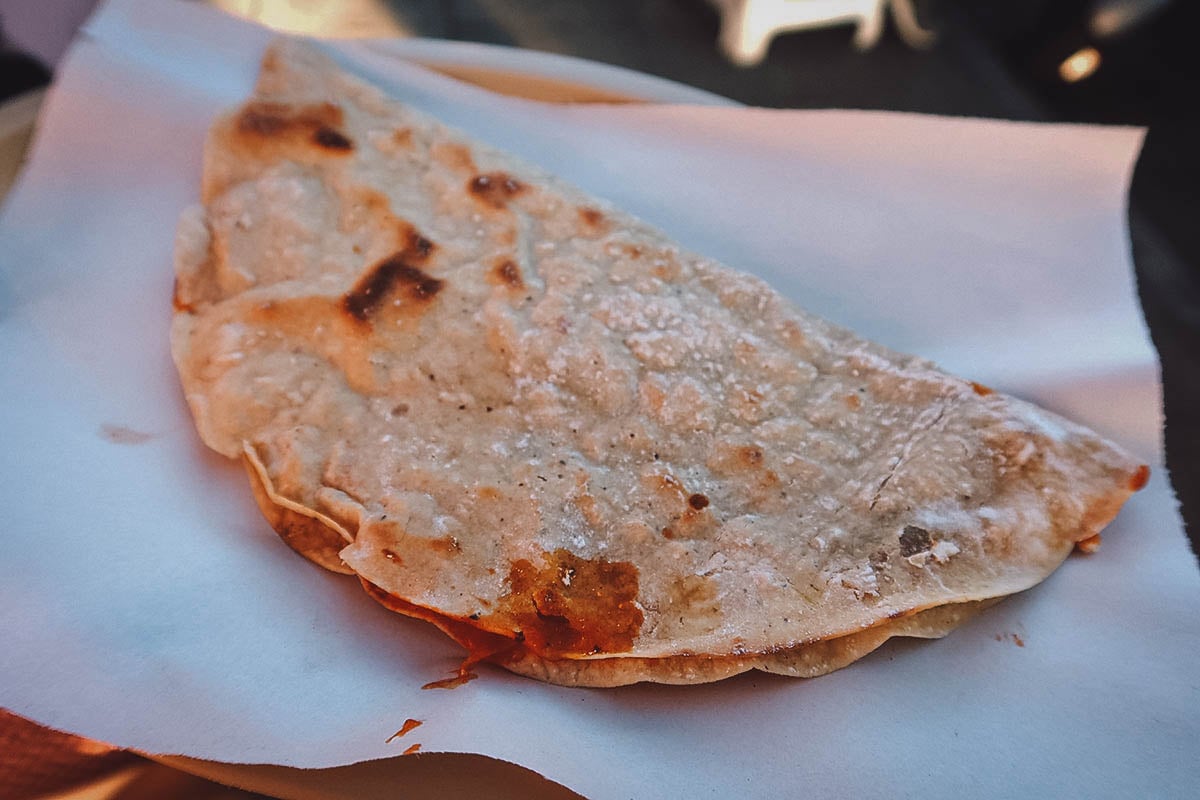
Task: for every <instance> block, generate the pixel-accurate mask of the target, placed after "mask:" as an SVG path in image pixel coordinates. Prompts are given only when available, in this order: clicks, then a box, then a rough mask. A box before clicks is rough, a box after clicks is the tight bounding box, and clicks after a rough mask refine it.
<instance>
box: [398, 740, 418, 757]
mask: <svg viewBox="0 0 1200 800" xmlns="http://www.w3.org/2000/svg"><path fill="white" fill-rule="evenodd" d="M420 749H421V745H420V743H419V742H414V743H413V744H410V745H409V746H408V747H407V748H405V750H404V752H403V753H401V754H400V755H403V756H411V755H412V754H413V753H416V752H418V751H419V750H420Z"/></svg>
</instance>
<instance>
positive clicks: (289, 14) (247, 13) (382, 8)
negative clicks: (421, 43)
mask: <svg viewBox="0 0 1200 800" xmlns="http://www.w3.org/2000/svg"><path fill="white" fill-rule="evenodd" d="M211 2H212V4H213V5H215V6H217V7H218V8H221V9H223V10H225V11H228V12H229V13H231V14H235V15H237V16H239V17H243V18H245V19H251V20H254V21H255V22H258V23H260V24H262V25H266V26H267V27H268V28H274V29H275V30H277V31H283V32H285V33H298V34H302V35H305V36H318V37H327V38H338V39H344V38H358V37H373V38H374V37H381V38H382V37H393V36H411V35H412V32H411V31H409V30H408V29H406V28H405V27H404V26H403V25H401V24H400V22H399V20H397V19H396V17H395V16H394V15H393V14H392V13H391V12H390V11H389V10H388V8H387V3H386V2H383V0H211Z"/></svg>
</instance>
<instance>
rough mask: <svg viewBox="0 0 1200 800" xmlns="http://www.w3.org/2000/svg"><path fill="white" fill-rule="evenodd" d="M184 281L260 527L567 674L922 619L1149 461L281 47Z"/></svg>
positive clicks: (207, 176)
mask: <svg viewBox="0 0 1200 800" xmlns="http://www.w3.org/2000/svg"><path fill="white" fill-rule="evenodd" d="M176 275H177V280H176V290H175V297H174V304H175V309H176V313H175V316H174V322H173V326H172V331H171V340H172V349H173V353H174V357H175V361H176V364H177V366H178V368H179V373H180V376H181V379H182V382H183V386H184V389H185V392H186V395H187V400H188V403H189V405H190V407H191V410H192V412H193V415H194V417H195V421H196V425H197V428H198V430H199V433H200V436H201V438H202V439H203V440H204V442H205V443H206V444H208V445H209V446H210V447H212V448H213V449H214V450H216V451H218V452H220V453H222V454H224V455H226V456H228V457H230V458H238V459H241V460H242V461H243V463H244V464H245V466H246V469H247V472H248V474H249V476H250V482H251V486H252V488H253V490H254V492H255V495H256V497H257V498H258V501H259V505H260V507H261V508H262V510H263V512H264V514H265V515H266V517H267V519H268V520H269V521H270V523H271V524H272V526H273V527H274V528H275V529H276V531H278V533H279V534H280V535H281V536H282V538H283V539H284V540H285V541H287V542H288V543H289V544H290V545H291V546H292V547H293V548H295V549H296V550H297V551H299V552H300V553H302V554H304V555H305V556H307V557H308V558H310V559H311V560H313V561H314V562H316V563H318V564H320V565H321V566H324V567H326V568H328V569H332V570H335V571H339V572H345V573H348V574H354V575H357V576H358V577H359V579H360V580H361V581H362V582H363V585H364V587H365V588H366V589H367V591H368V593H369V594H370V595H371V596H373V597H375V598H376V599H378V600H379V601H380V602H382V603H384V604H385V605H387V606H388V607H389V608H392V609H394V610H396V611H399V612H400V613H404V614H407V615H410V616H414V617H417V618H420V619H424V620H427V621H429V622H432V623H433V624H435V625H437V626H438V627H439V628H441V629H442V630H443V631H445V632H446V633H447V634H448V635H450V636H451V637H452V638H454V639H455V640H456V641H458V642H460V643H461V644H463V645H464V646H465V647H466V648H467V649H468V652H469V656H468V663H473V662H476V661H481V660H487V661H492V662H494V663H497V664H500V665H502V666H504V667H506V668H508V669H511V670H513V671H516V672H519V673H522V674H526V675H530V676H533V677H536V678H541V679H544V680H548V681H552V682H556V683H564V684H570V685H601V686H612V685H620V684H625V683H633V682H637V681H660V682H671V683H695V682H702V681H709V680H716V679H719V678H723V677H726V676H728V675H732V674H736V673H738V672H742V671H745V670H748V669H760V670H765V671H771V672H780V673H783V674H793V675H804V676H811V675H816V674H821V673H822V672H827V671H829V670H832V669H836V668H838V667H841V666H844V665H845V664H847V663H850V662H851V661H853V660H854V659H856V658H858V657H861V656H862V655H865V654H866V653H868V652H870V651H871V650H873V649H874V648H875V647H877V646H878V645H879V644H880V643H882V642H883V641H884V640H885V639H887V638H888V637H889V636H894V635H905V636H937V635H941V634H943V633H945V632H946V631H947V630H949V628H951V627H953V626H954V625H955V624H957V623H958V622H960V621H961V620H962V619H964V618H966V617H967V616H969V615H970V614H971V613H973V612H974V611H976V610H978V608H979V607H980V606H981V605H982V604H985V603H986V602H988V601H991V600H993V599H995V598H999V597H1003V596H1005V595H1008V594H1012V593H1014V592H1018V591H1021V590H1023V589H1026V588H1028V587H1030V586H1032V585H1034V584H1036V583H1038V582H1039V581H1041V580H1043V579H1044V578H1045V577H1046V576H1047V575H1049V574H1050V572H1052V571H1053V570H1054V569H1055V568H1056V567H1057V566H1058V565H1059V564H1060V563H1061V562H1062V561H1063V559H1064V558H1065V557H1066V556H1067V555H1068V554H1069V553H1070V552H1071V550H1072V549H1073V548H1074V547H1075V545H1076V543H1077V542H1081V541H1085V542H1089V543H1090V542H1095V541H1096V539H1095V538H1094V537H1096V536H1097V535H1098V533H1099V531H1100V529H1101V528H1102V527H1103V526H1104V525H1106V524H1107V523H1108V522H1109V521H1110V520H1111V519H1112V518H1113V516H1114V515H1115V514H1116V513H1117V511H1118V509H1119V508H1120V506H1121V504H1122V503H1123V502H1124V501H1125V499H1126V498H1127V497H1128V496H1129V495H1130V494H1131V493H1132V492H1133V491H1136V490H1137V489H1138V488H1140V487H1141V486H1142V485H1143V484H1144V483H1145V481H1146V476H1147V469H1146V467H1145V466H1143V465H1141V464H1139V462H1138V461H1137V460H1135V459H1133V458H1132V457H1130V456H1129V455H1128V454H1126V453H1125V452H1123V451H1122V450H1121V449H1120V448H1118V447H1117V446H1115V445H1113V444H1112V443H1110V442H1107V441H1105V440H1103V439H1102V438H1100V437H1099V436H1097V435H1096V434H1094V433H1092V432H1091V431H1088V430H1086V429H1085V428H1083V427H1081V426H1079V425H1076V424H1074V423H1072V422H1069V421H1067V420H1065V419H1062V418H1060V417H1058V416H1056V415H1054V414H1051V413H1049V412H1047V411H1044V410H1041V409H1038V408H1036V407H1035V406H1033V405H1030V404H1028V403H1025V402H1023V401H1021V400H1017V399H1014V398H1011V397H1007V396H1004V395H1002V394H1000V393H997V392H993V391H991V390H990V389H988V388H986V387H983V386H980V385H979V384H976V383H973V382H971V381H968V380H963V379H960V378H956V377H952V376H950V375H947V374H945V373H944V372H942V371H940V370H938V369H937V368H936V367H935V366H934V365H932V364H930V363H929V362H927V361H924V360H921V359H919V358H915V357H912V356H907V355H902V354H899V353H896V352H893V351H891V350H888V349H887V348H885V347H882V346H880V345H878V344H874V343H872V342H869V341H866V340H864V339H862V338H860V337H858V336H856V335H855V334H853V333H851V332H849V331H847V330H844V329H842V328H840V327H838V326H835V325H833V324H830V323H828V322H826V321H824V320H821V319H819V318H817V317H815V316H813V315H811V314H808V313H806V312H804V311H802V310H800V309H798V308H797V307H796V306H795V305H793V304H792V303H791V302H789V301H788V300H787V299H785V298H783V297H781V296H780V295H779V294H778V293H776V292H775V291H773V290H772V289H771V288H770V287H768V286H767V285H766V284H764V283H763V282H762V281H760V280H758V279H756V278H754V277H751V276H749V275H746V274H743V273H740V272H737V271H735V270H733V269H730V268H728V267H726V266H723V265H721V264H718V263H715V262H713V261H712V260H710V259H706V258H704V257H702V256H699V255H696V254H693V253H689V252H687V251H686V250H684V249H682V248H681V247H679V246H678V245H677V244H675V243H673V242H672V241H671V240H670V239H669V238H668V237H667V236H666V235H664V234H663V233H661V232H659V231H657V230H655V229H654V228H652V227H650V226H648V225H647V224H645V223H643V222H641V221H639V220H637V219H635V218H634V217H632V216H630V215H629V214H626V213H624V212H622V211H620V210H618V209H616V208H613V207H612V206H611V205H610V204H608V203H606V202H604V201H602V200H599V199H597V198H594V197H590V196H588V195H586V194H584V193H583V192H581V191H580V190H578V189H576V188H574V187H572V186H569V185H567V184H566V183H564V182H563V181H561V180H558V179H557V178H555V177H553V176H551V175H548V174H546V173H545V172H543V171H542V170H540V169H538V168H537V167H534V166H531V165H529V164H525V163H522V162H520V161H518V160H517V159H515V158H513V157H511V156H509V155H507V154H505V153H502V152H499V151H497V150H495V149H493V148H491V147H489V146H487V145H485V144H482V143H479V142H475V141H472V140H470V139H469V138H467V137H466V136H464V135H462V134H461V133H458V132H456V131H453V130H451V129H449V128H447V127H444V126H443V125H441V124H439V123H438V122H436V121H435V120H433V119H431V118H429V117H428V116H426V115H424V114H422V113H420V112H417V111H415V110H413V109H411V108H408V107H406V106H404V105H402V104H400V103H398V102H397V101H395V100H393V99H391V98H389V97H388V96H386V95H385V94H384V93H382V92H381V91H379V90H378V89H376V88H374V87H372V86H370V85H367V84H366V83H364V82H362V81H360V80H358V79H356V78H354V77H352V76H350V75H348V74H346V73H344V72H342V71H341V70H339V69H338V68H337V67H335V66H334V65H333V64H332V62H330V61H329V60H328V59H327V58H326V57H325V56H323V55H322V54H321V53H320V52H319V51H317V50H316V49H315V48H313V47H312V46H310V45H306V44H302V43H298V42H295V41H290V40H285V41H280V42H278V43H276V44H275V45H274V46H273V47H272V48H271V49H270V50H269V52H268V53H267V55H266V58H265V60H264V63H263V68H262V73H261V76H260V78H259V82H258V85H257V88H256V90H255V94H254V97H253V98H251V99H250V100H249V101H248V102H247V103H246V104H244V105H243V106H241V107H240V108H238V109H236V110H235V111H233V112H232V113H230V114H228V115H227V116H225V117H223V118H221V119H220V120H219V121H218V122H217V123H216V124H215V125H214V126H213V128H212V130H211V132H210V135H209V138H208V141H207V145H206V151H205V165H204V176H203V192H202V204H201V205H198V206H196V207H195V208H192V209H189V210H188V211H187V212H186V213H185V214H184V215H183V218H182V220H181V222H180V226H179V232H178V239H177V252H176ZM465 674H466V667H464V676H465Z"/></svg>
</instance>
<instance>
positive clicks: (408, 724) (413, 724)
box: [383, 719, 421, 744]
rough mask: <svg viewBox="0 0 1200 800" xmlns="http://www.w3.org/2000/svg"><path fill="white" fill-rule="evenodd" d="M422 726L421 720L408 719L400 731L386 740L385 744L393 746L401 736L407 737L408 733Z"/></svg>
mask: <svg viewBox="0 0 1200 800" xmlns="http://www.w3.org/2000/svg"><path fill="white" fill-rule="evenodd" d="M420 725H421V720H419V719H406V720H404V724H403V725H401V726H400V730H398V731H396V732H395V733H393V734H392V735H391V736H389V737H388V738H387V739H385V740H384V742H383V743H384V744H391V743H392V742H393V741H394V740H396V739H399V738H400V737H401V736H403V735H405V734H406V733H408V732H409V731H411V730H412V729H413V728H417V727H419V726H420Z"/></svg>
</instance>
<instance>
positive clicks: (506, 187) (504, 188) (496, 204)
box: [467, 172, 528, 208]
mask: <svg viewBox="0 0 1200 800" xmlns="http://www.w3.org/2000/svg"><path fill="white" fill-rule="evenodd" d="M527 188H528V187H526V186H525V184H523V183H521V182H520V181H519V180H517V179H516V178H514V177H512V176H511V175H509V174H508V173H507V172H488V173H484V174H482V175H476V176H475V177H473V178H471V180H470V181H468V182H467V191H469V192H470V193H471V195H472V196H474V197H475V198H476V199H477V200H479V201H480V202H481V203H484V204H485V205H488V206H491V207H492V208H504V207H505V206H506V205H508V201H509V200H511V199H512V198H514V197H516V196H517V195H519V194H521V193H522V192H524V191H526V189H527Z"/></svg>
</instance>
